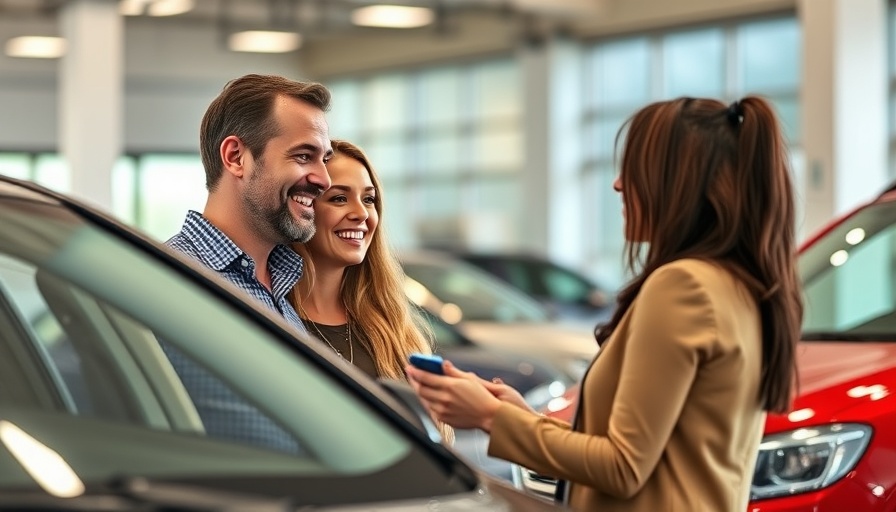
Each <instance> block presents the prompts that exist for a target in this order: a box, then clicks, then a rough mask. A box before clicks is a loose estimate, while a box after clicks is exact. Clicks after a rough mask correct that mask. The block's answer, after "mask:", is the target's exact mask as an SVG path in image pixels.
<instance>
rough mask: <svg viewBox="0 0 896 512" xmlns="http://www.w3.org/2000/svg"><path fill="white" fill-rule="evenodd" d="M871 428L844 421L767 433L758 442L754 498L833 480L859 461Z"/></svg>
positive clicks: (798, 490)
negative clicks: (771, 433) (767, 434)
mask: <svg viewBox="0 0 896 512" xmlns="http://www.w3.org/2000/svg"><path fill="white" fill-rule="evenodd" d="M871 432H872V430H871V427H869V426H867V425H859V424H855V423H844V424H835V425H825V426H818V427H808V428H801V429H797V430H792V431H790V432H784V433H781V434H774V435H770V436H766V437H765V438H764V439H763V440H762V444H760V445H759V457H758V458H757V460H756V471H755V472H754V473H753V485H752V487H751V499H754V500H758V499H763V498H773V497H777V496H790V495H793V494H800V493H804V492H810V491H815V490H818V489H822V488H824V487H827V486H829V485H831V484H833V483H834V482H836V481H837V480H839V479H841V478H843V476H844V475H846V474H847V473H848V472H849V471H851V470H852V468H854V467H855V465H856V464H857V463H858V461H859V459H860V458H861V457H862V454H863V453H865V449H866V448H867V447H868V443H869V442H870V441H871Z"/></svg>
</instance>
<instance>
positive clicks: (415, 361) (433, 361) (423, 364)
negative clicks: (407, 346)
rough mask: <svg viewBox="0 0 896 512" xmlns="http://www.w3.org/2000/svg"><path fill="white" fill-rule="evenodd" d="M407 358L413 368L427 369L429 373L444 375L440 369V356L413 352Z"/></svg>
mask: <svg viewBox="0 0 896 512" xmlns="http://www.w3.org/2000/svg"><path fill="white" fill-rule="evenodd" d="M408 360H409V361H410V363H411V365H412V366H414V368H419V369H421V370H425V371H428V372H429V373H437V374H439V375H444V373H445V372H443V371H442V356H437V355H435V354H419V353H414V354H411V355H410V357H409V358H408Z"/></svg>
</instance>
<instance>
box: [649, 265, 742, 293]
mask: <svg viewBox="0 0 896 512" xmlns="http://www.w3.org/2000/svg"><path fill="white" fill-rule="evenodd" d="M669 286H676V287H679V288H681V289H691V290H693V291H696V290H700V292H701V293H708V294H710V295H716V294H718V293H724V294H727V293H731V292H734V291H735V290H741V289H742V288H743V284H742V283H741V282H740V280H739V279H738V278H737V277H736V276H735V275H734V273H733V272H732V271H731V269H729V268H728V267H726V266H725V265H723V264H722V263H720V262H718V261H713V260H710V259H698V258H681V259H678V260H675V261H671V262H669V263H666V264H664V265H662V266H660V267H658V268H657V269H656V270H654V271H653V272H652V273H651V275H650V276H649V277H648V278H647V280H646V281H645V282H644V289H647V290H651V289H652V290H656V289H657V288H660V289H662V288H667V287H669Z"/></svg>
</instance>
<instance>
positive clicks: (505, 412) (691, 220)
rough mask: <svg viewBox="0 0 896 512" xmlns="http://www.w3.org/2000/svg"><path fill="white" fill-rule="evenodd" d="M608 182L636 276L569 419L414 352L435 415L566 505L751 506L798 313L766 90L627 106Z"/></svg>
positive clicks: (789, 213) (777, 131)
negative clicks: (429, 367)
mask: <svg viewBox="0 0 896 512" xmlns="http://www.w3.org/2000/svg"><path fill="white" fill-rule="evenodd" d="M623 140H624V144H623V147H622V152H621V165H620V173H619V176H618V178H617V179H616V181H615V182H614V184H613V186H614V188H615V189H616V191H617V192H619V193H620V195H621V196H622V202H623V206H624V210H623V213H624V218H625V236H626V240H627V251H626V253H627V263H628V265H629V267H630V269H631V270H632V272H633V275H634V276H635V277H634V278H633V279H632V281H631V282H630V283H628V285H627V286H626V287H625V288H624V289H623V290H622V291H621V293H620V294H619V297H618V308H617V310H616V311H615V313H614V315H613V317H612V318H611V320H610V321H609V322H608V323H607V324H605V325H602V326H599V328H598V329H597V331H596V333H595V335H596V337H597V341H598V342H599V343H600V345H601V350H600V352H599V353H598V356H597V358H596V360H595V362H594V363H593V364H592V366H591V368H590V369H589V371H588V373H587V374H586V376H585V378H584V380H583V382H582V386H581V395H580V397H579V405H578V410H577V413H576V417H575V420H574V422H573V424H567V423H564V422H562V421H558V420H554V419H549V418H544V417H541V416H539V415H538V414H535V413H534V412H533V411H531V410H529V408H528V407H527V406H526V405H525V403H524V402H523V401H522V400H521V399H520V397H519V395H518V394H517V393H514V392H513V391H512V390H510V389H508V388H507V387H506V386H502V385H498V384H490V383H483V382H482V381H481V380H480V379H478V378H476V377H475V375H472V374H468V373H464V372H460V371H458V370H457V369H456V368H454V367H453V366H452V365H451V364H450V363H445V365H444V366H445V374H446V375H445V376H438V375H432V374H426V373H424V372H420V371H417V370H414V369H412V368H409V369H408V373H409V375H410V376H411V379H412V383H413V384H414V386H415V388H416V389H417V392H418V394H419V395H420V397H421V399H422V400H423V401H424V403H425V404H426V405H427V406H428V407H429V408H430V410H431V411H432V414H433V416H434V417H436V418H438V419H441V420H443V421H445V422H447V423H448V424H450V425H453V426H454V427H456V428H480V429H483V430H485V431H487V432H490V434H491V435H490V444H489V454H490V455H492V456H496V457H501V458H504V459H508V460H511V461H513V462H516V463H518V464H521V465H523V466H525V467H527V468H530V469H532V470H534V471H536V472H538V473H541V474H546V475H551V476H554V477H557V478H559V479H561V485H559V486H558V499H560V500H561V501H563V502H564V503H565V504H567V505H569V506H570V507H571V508H572V509H573V510H580V511H585V510H600V511H601V512H605V511H634V510H639V511H640V510H652V511H653V510H657V511H659V510H669V511H680V510H688V511H732V512H735V511H736V512H740V511H743V510H745V509H746V506H747V502H748V500H749V491H750V482H751V480H752V476H753V469H754V467H755V462H756V456H757V451H758V446H759V442H760V439H761V436H762V428H763V423H764V419H765V412H766V411H774V412H784V411H786V410H787V409H788V408H789V405H790V401H791V398H792V396H793V393H794V389H793V388H794V385H795V384H794V383H795V379H796V368H795V349H796V342H797V340H798V339H799V329H800V323H801V320H802V302H801V291H800V285H799V281H798V278H797V272H796V242H795V234H794V227H795V218H794V215H795V214H794V198H793V187H792V184H791V172H790V169H789V163H788V157H787V153H786V150H785V143H784V140H783V136H782V132H781V127H780V124H779V122H778V120H777V118H776V116H775V114H774V111H773V109H772V107H771V105H770V104H769V102H768V101H766V100H764V99H762V98H759V97H755V96H750V97H747V98H744V99H742V100H740V101H736V102H734V103H732V104H730V105H725V104H723V103H721V102H719V101H716V100H711V99H693V98H679V99H675V100H671V101H663V102H658V103H653V104H651V105H648V106H646V107H644V108H642V109H641V110H639V111H638V112H637V113H635V114H634V116H632V117H631V118H630V119H629V121H628V122H627V123H626V125H625V126H624V127H623V130H622V131H620V136H619V137H617V141H623Z"/></svg>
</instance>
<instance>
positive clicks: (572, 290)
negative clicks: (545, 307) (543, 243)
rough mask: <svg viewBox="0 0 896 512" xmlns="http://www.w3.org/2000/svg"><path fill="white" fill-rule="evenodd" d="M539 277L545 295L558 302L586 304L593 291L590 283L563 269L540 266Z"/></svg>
mask: <svg viewBox="0 0 896 512" xmlns="http://www.w3.org/2000/svg"><path fill="white" fill-rule="evenodd" d="M535 265H536V266H537V265H538V264H535ZM540 276H541V282H542V286H543V287H544V289H545V290H547V295H548V296H549V297H551V299H553V300H556V301H559V302H582V303H587V302H588V297H589V295H590V294H591V292H592V291H593V290H594V286H592V285H591V283H588V282H587V281H585V280H583V279H582V278H581V277H579V276H577V275H575V274H574V273H572V272H570V271H569V270H566V269H564V268H560V267H555V266H551V265H546V266H542V268H541V272H540Z"/></svg>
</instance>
